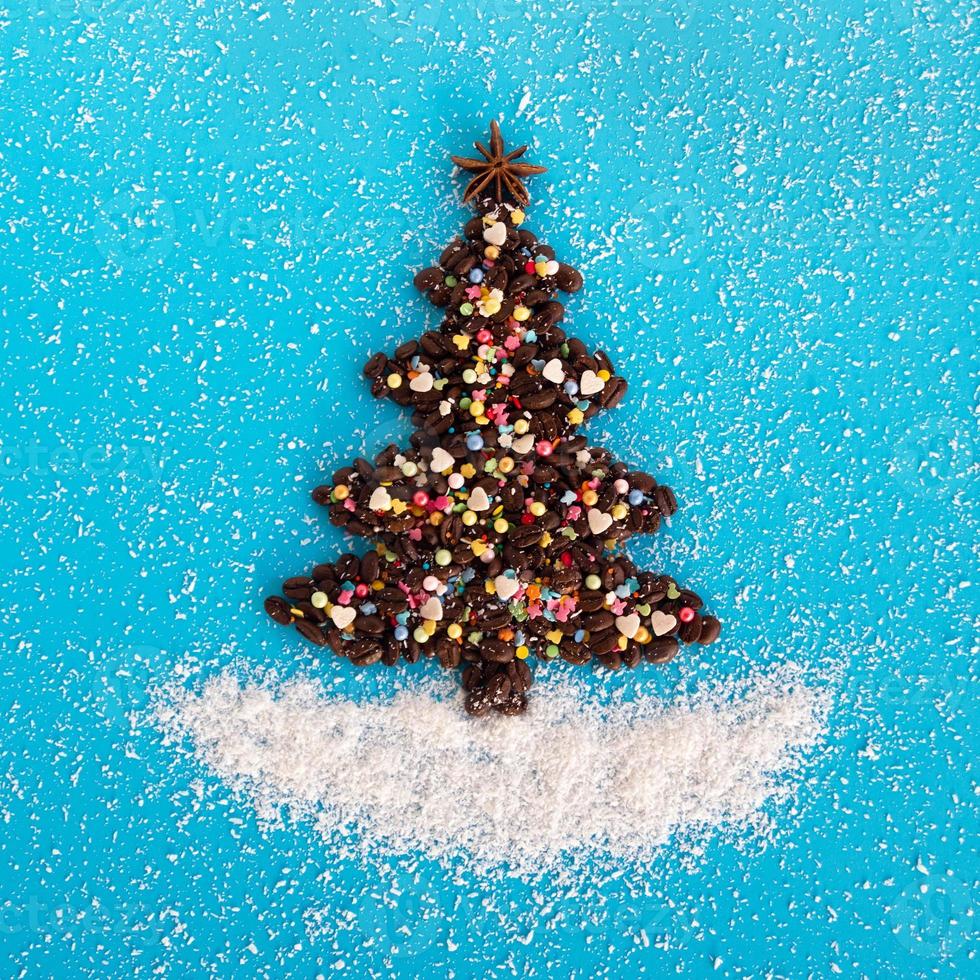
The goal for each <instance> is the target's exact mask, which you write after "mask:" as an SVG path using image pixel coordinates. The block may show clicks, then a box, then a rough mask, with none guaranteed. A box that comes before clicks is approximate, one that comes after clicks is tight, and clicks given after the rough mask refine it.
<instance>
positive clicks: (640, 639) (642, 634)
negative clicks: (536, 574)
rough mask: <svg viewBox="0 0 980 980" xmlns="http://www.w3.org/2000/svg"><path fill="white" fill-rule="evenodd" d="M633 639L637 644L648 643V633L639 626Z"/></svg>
mask: <svg viewBox="0 0 980 980" xmlns="http://www.w3.org/2000/svg"><path fill="white" fill-rule="evenodd" d="M633 639H634V640H636V642H637V643H643V644H646V643H649V642H650V631H649V630H648V629H647V628H646V627H645V626H641V627H640V628H639V629H638V630H637V631H636V636H634V637H633Z"/></svg>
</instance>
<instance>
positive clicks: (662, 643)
mask: <svg viewBox="0 0 980 980" xmlns="http://www.w3.org/2000/svg"><path fill="white" fill-rule="evenodd" d="M679 649H680V647H679V646H678V644H677V640H675V639H674V637H672V636H660V637H655V638H654V639H652V640H651V641H650V642H649V643H648V644H647V645H646V646H645V647H644V648H643V656H644V657H645V658H646V659H647V660H648V661H649V662H650V663H652V664H665V663H667V662H668V661H670V660H673V659H674V657H676V656H677V651H678V650H679Z"/></svg>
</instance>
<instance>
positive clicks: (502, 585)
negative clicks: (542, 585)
mask: <svg viewBox="0 0 980 980" xmlns="http://www.w3.org/2000/svg"><path fill="white" fill-rule="evenodd" d="M493 586H494V588H495V589H496V592H497V598H498V599H503V600H504V602H506V601H507V600H508V599H510V598H512V597H513V596H514V594H515V593H516V592H517V590H518V589H519V588H520V587H521V583H520V582H518V581H517V579H516V578H508V577H507V576H506V575H498V576H497V577H496V578H495V579H494V580H493Z"/></svg>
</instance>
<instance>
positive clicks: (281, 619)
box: [264, 595, 293, 626]
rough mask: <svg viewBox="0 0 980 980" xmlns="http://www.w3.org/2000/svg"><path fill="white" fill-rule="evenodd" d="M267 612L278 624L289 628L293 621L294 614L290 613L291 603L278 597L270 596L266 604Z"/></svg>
mask: <svg viewBox="0 0 980 980" xmlns="http://www.w3.org/2000/svg"><path fill="white" fill-rule="evenodd" d="M264 606H265V611H266V613H268V615H269V616H270V617H271V618H272V619H274V620H275V621H276V622H277V623H280V624H281V625H283V626H288V625H289V624H290V623H291V622H292V621H293V614H292V613H291V612H290V611H289V603H288V602H286V600H285V599H282V598H280V597H279V596H277V595H270V596H269V598H268V599H266V600H265V603H264Z"/></svg>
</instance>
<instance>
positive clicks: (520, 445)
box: [510, 432, 534, 456]
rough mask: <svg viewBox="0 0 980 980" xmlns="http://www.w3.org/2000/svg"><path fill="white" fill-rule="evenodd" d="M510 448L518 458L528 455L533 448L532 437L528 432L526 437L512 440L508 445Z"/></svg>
mask: <svg viewBox="0 0 980 980" xmlns="http://www.w3.org/2000/svg"><path fill="white" fill-rule="evenodd" d="M510 448H511V449H513V450H514V452H515V453H517V455H518V456H523V455H524V454H525V453H529V452H530V451H531V450H532V449H533V448H534V436H533V435H531V433H530V432H528V433H527V435H523V436H521V437H520V439H514V440H513V442H511V444H510Z"/></svg>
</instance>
